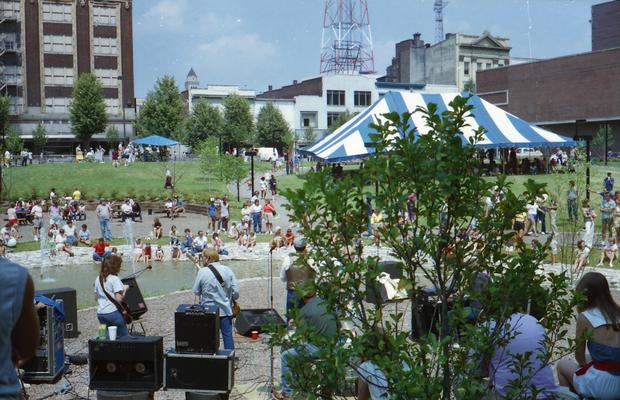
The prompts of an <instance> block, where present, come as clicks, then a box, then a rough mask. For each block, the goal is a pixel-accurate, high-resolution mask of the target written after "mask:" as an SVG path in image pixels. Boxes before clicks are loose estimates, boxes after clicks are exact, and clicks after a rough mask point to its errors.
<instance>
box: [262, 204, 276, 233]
mask: <svg viewBox="0 0 620 400" xmlns="http://www.w3.org/2000/svg"><path fill="white" fill-rule="evenodd" d="M275 215H276V208H275V207H274V205H273V204H272V203H271V200H269V199H267V200H265V205H264V206H263V218H264V219H265V225H266V226H267V233H268V234H270V235H271V234H272V233H273V232H271V230H272V229H273V217H275Z"/></svg>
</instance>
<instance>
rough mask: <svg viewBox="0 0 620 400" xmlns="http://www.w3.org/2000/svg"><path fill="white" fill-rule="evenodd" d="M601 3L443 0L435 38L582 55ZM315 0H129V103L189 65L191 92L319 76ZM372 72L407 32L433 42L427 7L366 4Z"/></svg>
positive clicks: (180, 76)
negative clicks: (194, 86)
mask: <svg viewBox="0 0 620 400" xmlns="http://www.w3.org/2000/svg"><path fill="white" fill-rule="evenodd" d="M603 1H604V0H449V2H448V5H447V7H446V8H445V9H444V32H445V33H448V32H459V33H469V34H481V33H482V32H484V31H489V32H490V33H491V34H493V35H495V36H501V37H507V38H509V39H510V45H511V47H512V50H511V53H510V54H511V56H513V57H534V58H552V57H558V56H562V55H567V54H574V53H581V52H586V51H589V50H590V48H591V34H590V15H591V6H592V4H597V3H601V2H603ZM324 2H325V1H324V0H224V1H222V0H134V3H133V4H134V9H133V13H134V14H133V16H134V21H133V23H134V26H133V28H134V68H135V70H134V75H135V89H136V97H138V98H141V97H145V96H146V94H147V92H148V91H149V90H151V89H152V88H153V86H154V84H155V81H156V80H157V79H158V78H159V77H161V76H164V75H172V76H174V77H175V79H176V81H177V84H178V85H179V87H180V88H181V87H182V86H183V83H184V82H185V77H186V75H187V72H188V71H189V69H190V68H191V67H193V68H194V70H195V71H196V74H197V75H198V78H199V79H200V82H201V86H205V85H207V84H228V85H238V86H240V87H242V88H247V89H254V90H257V91H264V90H267V86H268V85H273V86H274V87H279V86H282V85H287V84H291V83H292V81H293V80H294V79H297V80H302V79H305V78H309V77H312V76H316V75H317V74H318V73H319V67H320V47H321V32H322V26H323V10H324ZM367 3H368V10H369V16H370V24H371V30H372V36H373V43H374V58H375V69H376V71H377V72H378V73H381V74H384V73H385V68H386V67H387V66H388V65H389V64H390V62H391V59H392V57H394V45H395V44H396V43H397V42H399V41H402V40H405V39H409V38H411V36H412V34H413V33H415V32H420V33H421V34H422V39H423V40H425V41H426V42H433V41H434V36H435V17H434V12H433V3H434V0H368V1H367Z"/></svg>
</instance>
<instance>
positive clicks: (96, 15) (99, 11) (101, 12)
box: [93, 6, 116, 25]
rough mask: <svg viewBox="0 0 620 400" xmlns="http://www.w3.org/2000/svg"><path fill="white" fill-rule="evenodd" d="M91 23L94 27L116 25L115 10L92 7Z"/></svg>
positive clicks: (112, 8)
mask: <svg viewBox="0 0 620 400" xmlns="http://www.w3.org/2000/svg"><path fill="white" fill-rule="evenodd" d="M93 23H94V24H95V25H116V8H114V7H97V6H95V7H93Z"/></svg>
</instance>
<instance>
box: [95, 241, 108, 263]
mask: <svg viewBox="0 0 620 400" xmlns="http://www.w3.org/2000/svg"><path fill="white" fill-rule="evenodd" d="M109 246H110V243H108V242H106V241H105V240H104V239H103V238H99V240H97V243H95V244H94V245H93V249H95V252H94V253H93V261H103V259H104V258H106V257H109V256H110V255H112V253H111V252H110V250H106V248H107V247H109Z"/></svg>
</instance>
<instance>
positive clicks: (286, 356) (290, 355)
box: [280, 343, 319, 396]
mask: <svg viewBox="0 0 620 400" xmlns="http://www.w3.org/2000/svg"><path fill="white" fill-rule="evenodd" d="M318 351H319V348H318V347H316V346H315V345H313V344H310V343H306V344H300V345H299V346H297V347H294V348H292V349H288V350H285V351H283V352H282V356H281V361H282V376H281V383H280V389H281V392H282V394H283V395H285V396H291V395H292V394H293V388H292V387H291V386H290V383H289V382H290V381H292V380H293V379H295V377H294V376H292V374H291V367H290V365H289V364H290V363H291V362H295V361H293V360H294V359H295V358H300V356H306V357H308V356H310V357H312V355H313V354H315V353H316V352H318ZM297 362H300V361H297Z"/></svg>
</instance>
